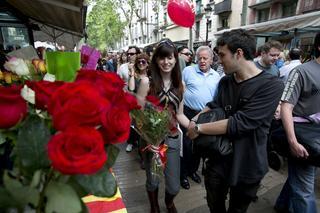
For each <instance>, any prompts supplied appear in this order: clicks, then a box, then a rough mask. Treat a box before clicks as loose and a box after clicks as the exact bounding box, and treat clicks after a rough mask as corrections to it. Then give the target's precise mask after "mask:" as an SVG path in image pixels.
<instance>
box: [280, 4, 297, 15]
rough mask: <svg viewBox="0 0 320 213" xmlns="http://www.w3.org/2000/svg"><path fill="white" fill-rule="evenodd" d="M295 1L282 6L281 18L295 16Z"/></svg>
mask: <svg viewBox="0 0 320 213" xmlns="http://www.w3.org/2000/svg"><path fill="white" fill-rule="evenodd" d="M296 9H297V1H290V2H287V3H285V4H283V5H282V17H288V16H294V15H295V14H296Z"/></svg>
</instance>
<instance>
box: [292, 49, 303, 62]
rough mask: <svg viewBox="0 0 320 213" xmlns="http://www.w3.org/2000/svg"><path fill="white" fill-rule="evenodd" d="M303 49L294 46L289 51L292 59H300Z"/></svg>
mask: <svg viewBox="0 0 320 213" xmlns="http://www.w3.org/2000/svg"><path fill="white" fill-rule="evenodd" d="M301 54H302V51H301V50H300V49H299V48H293V49H291V50H290V51H289V57H290V59H291V60H299V59H300V57H301Z"/></svg>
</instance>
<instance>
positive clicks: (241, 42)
mask: <svg viewBox="0 0 320 213" xmlns="http://www.w3.org/2000/svg"><path fill="white" fill-rule="evenodd" d="M224 45H227V47H228V49H229V50H230V51H231V53H235V52H236V51H237V49H239V48H240V49H242V51H243V53H244V57H245V59H246V60H253V58H254V53H255V51H256V40H255V38H254V37H253V36H252V35H250V34H249V33H248V32H247V31H245V30H243V29H238V30H231V31H229V32H224V33H223V34H222V36H221V37H220V38H218V40H217V46H224Z"/></svg>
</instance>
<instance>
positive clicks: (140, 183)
mask: <svg viewBox="0 0 320 213" xmlns="http://www.w3.org/2000/svg"><path fill="white" fill-rule="evenodd" d="M125 147H126V144H121V145H120V146H119V148H120V150H121V152H120V154H119V157H118V159H117V162H116V164H115V166H114V172H115V175H116V178H117V181H118V184H119V188H120V191H121V194H122V198H123V201H124V203H125V205H126V208H127V211H128V212H129V213H144V212H149V211H150V209H149V203H148V197H147V193H146V191H145V171H144V170H142V169H141V168H140V165H139V156H138V154H137V150H136V149H134V150H133V151H132V152H130V153H126V152H125ZM283 168H285V166H284V167H283ZM199 173H200V172H199ZM318 177H319V175H318ZM285 180H286V170H285V169H282V170H280V171H279V172H277V171H274V170H272V169H270V171H269V172H268V173H267V175H266V176H265V177H264V179H263V181H262V184H261V187H260V189H259V191H258V200H257V201H256V202H254V203H252V204H251V205H250V207H249V209H248V213H257V212H259V213H272V212H274V210H273V205H274V202H275V200H276V198H277V196H278V195H279V193H280V190H281V188H282V186H283V183H284V181H285ZM190 184H191V188H190V190H184V189H182V188H181V190H180V192H179V194H178V196H177V197H176V198H175V205H176V207H177V209H178V212H180V213H209V209H208V207H207V202H206V192H205V188H204V184H203V182H202V183H201V184H197V183H194V182H193V181H192V180H190ZM316 197H317V198H318V199H317V206H318V209H319V210H320V177H319V178H318V179H317V182H316ZM159 203H160V208H161V212H166V209H165V204H164V181H163V180H162V181H161V183H160V188H159Z"/></svg>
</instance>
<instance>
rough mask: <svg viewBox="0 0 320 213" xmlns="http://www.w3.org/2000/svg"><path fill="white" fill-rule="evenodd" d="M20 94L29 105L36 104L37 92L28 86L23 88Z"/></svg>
mask: <svg viewBox="0 0 320 213" xmlns="http://www.w3.org/2000/svg"><path fill="white" fill-rule="evenodd" d="M20 94H21V96H22V97H23V99H24V100H26V101H28V102H29V103H32V104H35V102H36V96H35V92H34V91H33V90H32V89H30V88H29V87H28V86H27V85H24V86H23V88H22V90H21V93H20Z"/></svg>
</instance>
